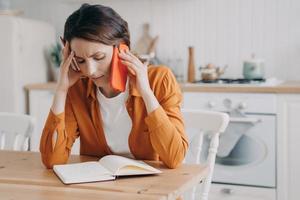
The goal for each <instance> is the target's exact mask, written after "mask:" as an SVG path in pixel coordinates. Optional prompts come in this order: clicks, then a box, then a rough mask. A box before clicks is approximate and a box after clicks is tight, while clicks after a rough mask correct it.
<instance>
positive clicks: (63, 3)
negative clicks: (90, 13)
mask: <svg viewBox="0 0 300 200" xmlns="http://www.w3.org/2000/svg"><path fill="white" fill-rule="evenodd" d="M2 1H3V0H2ZM10 2H11V8H12V9H21V10H22V11H23V12H24V14H23V15H22V16H23V17H26V18H32V19H36V20H41V21H45V22H47V23H49V24H51V25H52V26H53V27H54V28H55V31H56V35H55V36H56V38H55V39H56V40H57V38H58V36H59V35H62V33H63V25H64V22H65V20H66V17H67V16H68V15H69V14H70V13H72V12H73V11H74V10H75V9H77V8H78V7H79V6H80V5H81V4H82V3H83V2H85V1H80V0H53V1H46V0H11V1H10ZM87 2H89V3H100V4H104V5H108V6H111V7H113V8H114V9H115V10H116V11H117V12H118V13H120V14H121V16H122V17H123V18H124V19H125V20H127V21H128V23H129V28H130V31H131V39H132V44H133V47H134V44H136V42H137V41H138V40H139V38H140V37H141V35H142V32H143V29H142V27H143V24H144V23H148V24H149V25H150V34H151V36H153V37H154V36H159V39H158V42H157V57H158V58H159V60H160V61H162V62H163V63H166V64H169V65H170V67H174V68H176V67H177V66H176V63H179V64H180V65H182V66H180V68H183V69H182V72H181V73H184V76H185V77H186V68H187V63H188V61H187V60H188V50H187V48H188V46H194V48H195V63H196V67H198V66H200V65H206V64H207V63H214V64H216V65H220V66H224V65H228V68H227V70H226V72H225V74H224V76H225V77H241V76H242V65H243V61H244V60H246V59H250V57H251V55H252V54H255V55H256V57H257V58H260V59H264V60H265V74H266V77H277V78H278V79H284V80H287V79H288V80H297V79H299V75H298V74H300V67H299V64H300V56H299V54H300V40H299V36H300V25H299V17H300V12H299V10H300V2H299V1H298V0H275V1H274V0H243V1H240V0H222V1H220V0H186V1H184V0H164V1H159V0H109V1H108V0H107V1H101V0H99V1H87ZM179 71H180V70H179ZM197 73H199V71H198V70H197V69H196V74H197ZM196 77H199V76H197V75H196Z"/></svg>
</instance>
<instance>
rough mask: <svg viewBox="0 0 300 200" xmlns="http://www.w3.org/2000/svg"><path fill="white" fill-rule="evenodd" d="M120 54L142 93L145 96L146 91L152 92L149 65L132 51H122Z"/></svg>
mask: <svg viewBox="0 0 300 200" xmlns="http://www.w3.org/2000/svg"><path fill="white" fill-rule="evenodd" d="M119 55H120V58H121V62H122V63H123V64H125V65H126V66H127V69H128V71H129V75H130V78H131V79H132V80H133V83H134V84H135V85H136V87H137V89H138V91H139V92H140V94H141V95H142V96H144V95H146V93H149V92H151V93H152V90H151V88H150V85H149V79H148V66H147V65H146V64H143V63H142V62H141V61H140V60H139V59H138V58H137V57H136V56H134V55H133V54H132V53H131V52H130V51H127V50H125V51H121V52H120V54H119Z"/></svg>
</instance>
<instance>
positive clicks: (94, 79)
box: [91, 75, 104, 81]
mask: <svg viewBox="0 0 300 200" xmlns="http://www.w3.org/2000/svg"><path fill="white" fill-rule="evenodd" d="M103 76H104V75H101V76H97V77H91V79H92V80H93V81H96V80H98V79H100V78H102V77H103Z"/></svg>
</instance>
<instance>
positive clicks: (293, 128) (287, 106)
mask: <svg viewBox="0 0 300 200" xmlns="http://www.w3.org/2000/svg"><path fill="white" fill-rule="evenodd" d="M277 102H278V139H277V143H278V152H277V153H278V156H277V166H278V177H277V183H278V198H277V199H278V200H298V199H299V196H300V190H299V186H300V156H299V147H300V128H299V126H300V94H280V95H278V101H277Z"/></svg>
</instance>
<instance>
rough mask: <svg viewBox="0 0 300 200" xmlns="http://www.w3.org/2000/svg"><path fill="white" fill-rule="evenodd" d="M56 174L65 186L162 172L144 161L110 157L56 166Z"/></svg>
mask: <svg viewBox="0 0 300 200" xmlns="http://www.w3.org/2000/svg"><path fill="white" fill-rule="evenodd" d="M53 170H54V172H55V173H56V174H57V176H58V177H59V178H60V179H61V181H62V182H63V183H64V184H72V183H85V182H95V181H107V180H114V179H115V178H116V177H117V176H131V175H147V174H158V173H161V171H160V170H158V169H155V168H153V167H151V166H150V165H148V164H146V163H145V162H143V161H138V160H133V159H129V158H125V157H122V156H116V155H108V156H104V157H102V158H101V159H100V160H99V161H89V162H83V163H74V164H64V165H54V167H53Z"/></svg>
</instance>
